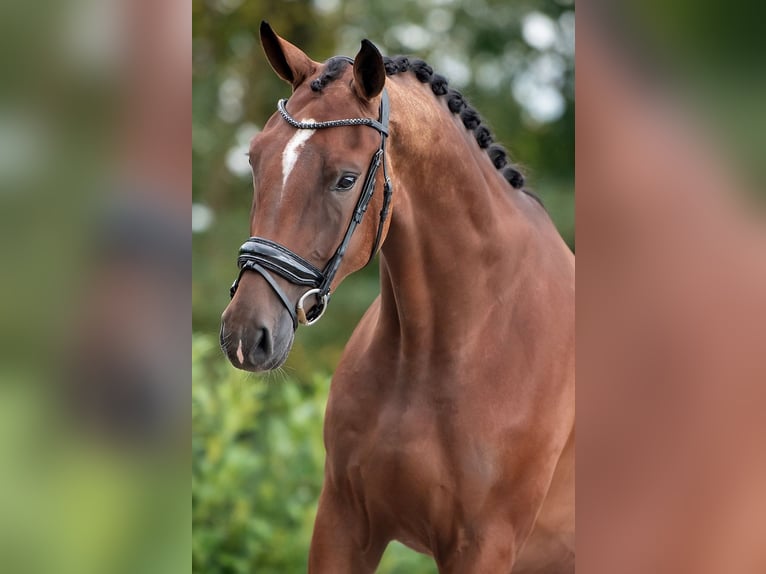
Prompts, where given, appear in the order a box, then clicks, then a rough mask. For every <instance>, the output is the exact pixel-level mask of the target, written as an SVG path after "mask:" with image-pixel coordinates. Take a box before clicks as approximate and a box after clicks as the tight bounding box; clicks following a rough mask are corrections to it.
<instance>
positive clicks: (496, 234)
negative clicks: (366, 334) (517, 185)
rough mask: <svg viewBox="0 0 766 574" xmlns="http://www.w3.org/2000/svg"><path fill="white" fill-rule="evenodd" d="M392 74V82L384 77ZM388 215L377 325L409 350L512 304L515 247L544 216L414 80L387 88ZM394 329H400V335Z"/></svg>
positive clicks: (483, 322) (445, 339)
mask: <svg viewBox="0 0 766 574" xmlns="http://www.w3.org/2000/svg"><path fill="white" fill-rule="evenodd" d="M389 84H394V82H389ZM389 92H390V94H391V109H392V111H391V138H390V139H389V155H390V161H391V169H392V173H393V180H394V196H395V200H394V208H393V213H392V219H391V225H390V228H389V230H388V234H387V237H386V240H385V243H384V245H383V248H382V250H381V305H382V313H381V320H380V322H379V327H380V328H381V329H383V330H384V331H385V336H386V337H390V338H391V339H393V340H400V341H402V342H403V343H404V345H403V346H404V347H406V348H408V349H411V350H412V351H413V352H420V353H422V351H423V350H424V348H428V349H434V348H437V347H439V346H445V348H447V347H449V346H453V347H454V344H455V340H456V339H455V337H456V336H458V337H460V339H459V340H464V339H463V338H464V337H466V336H471V334H472V333H474V332H478V331H479V330H481V329H483V328H485V327H486V326H487V325H488V324H489V323H490V321H491V320H492V314H493V313H495V314H496V313H497V312H498V310H499V309H498V305H503V310H504V312H505V311H508V310H509V309H508V308H507V306H509V305H511V304H512V301H511V299H512V298H513V297H512V293H511V287H512V286H514V285H515V286H516V287H514V288H518V285H519V283H518V281H515V278H517V277H518V276H519V273H518V271H519V266H520V265H521V257H520V254H521V253H522V252H523V253H524V254H525V259H526V260H527V262H528V260H529V253H530V249H529V246H530V244H531V243H532V238H533V237H534V236H535V235H536V234H535V229H536V228H537V227H539V225H541V224H542V220H543V219H545V220H548V218H547V216H545V215H544V214H542V210H541V208H540V207H539V206H538V205H536V204H534V200H532V199H530V198H529V197H528V196H527V195H526V194H523V193H522V192H520V191H518V190H514V189H512V188H510V186H509V185H508V184H507V183H506V182H505V180H504V179H503V177H502V175H501V174H500V173H499V172H498V171H497V170H496V169H495V168H494V166H493V165H492V162H491V161H490V159H489V157H488V156H487V154H486V153H485V152H484V151H483V150H481V149H480V148H479V147H478V145H477V143H476V141H475V139H474V136H473V134H472V133H470V132H468V131H467V130H466V129H465V128H464V127H463V126H462V123H460V121H459V119H458V118H457V116H454V115H453V114H451V113H450V112H449V111H448V110H447V108H446V105H445V103H444V102H441V101H440V100H437V99H436V98H435V97H434V96H433V95H432V94H430V92H429V91H427V90H426V89H424V88H423V86H422V85H421V84H419V83H417V82H416V81H411V82H408V83H406V85H400V84H398V83H396V84H395V85H394V86H392V87H391V88H389ZM397 336H398V339H397Z"/></svg>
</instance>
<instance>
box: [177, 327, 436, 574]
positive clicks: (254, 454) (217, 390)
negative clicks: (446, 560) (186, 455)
mask: <svg viewBox="0 0 766 574" xmlns="http://www.w3.org/2000/svg"><path fill="white" fill-rule="evenodd" d="M192 368H193V375H192V422H193V434H192V526H193V538H192V544H193V546H192V555H193V572H195V573H197V574H253V573H257V574H290V573H293V572H295V573H298V572H305V571H306V565H307V559H308V548H309V542H310V540H311V531H312V527H313V523H314V516H315V514H316V504H317V500H318V498H319V492H320V489H321V486H322V476H323V467H324V447H323V444H322V420H323V418H324V408H325V403H326V401H327V391H328V389H329V383H330V381H329V377H327V376H317V377H315V379H314V381H313V382H312V383H311V384H303V383H300V382H298V381H297V380H295V378H294V377H292V376H288V375H287V374H285V373H277V374H273V375H270V376H268V377H256V376H249V375H246V374H244V373H242V372H240V371H236V370H235V369H234V368H233V367H231V366H230V365H229V364H228V362H227V361H225V360H224V359H223V357H222V355H221V352H220V350H219V349H218V345H217V342H216V340H215V338H213V337H208V336H203V335H196V336H194V337H193V339H192ZM379 572H381V573H384V574H404V573H407V574H432V573H434V572H435V567H434V566H433V562H432V561H431V560H430V559H429V558H427V557H425V556H420V555H417V554H416V553H414V552H412V551H411V550H408V549H406V548H404V547H402V546H400V545H392V546H391V548H390V549H389V551H388V552H387V553H386V556H385V558H384V560H383V564H382V565H381V568H380V570H379Z"/></svg>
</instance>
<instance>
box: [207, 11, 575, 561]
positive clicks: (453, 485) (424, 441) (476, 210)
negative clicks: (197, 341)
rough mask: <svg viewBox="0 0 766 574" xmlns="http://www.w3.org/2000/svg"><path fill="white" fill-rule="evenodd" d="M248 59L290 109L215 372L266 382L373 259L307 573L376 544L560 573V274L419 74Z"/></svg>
mask: <svg viewBox="0 0 766 574" xmlns="http://www.w3.org/2000/svg"><path fill="white" fill-rule="evenodd" d="M260 38H261V44H262V46H263V48H264V52H265V54H266V57H267V59H268V61H269V63H270V65H271V67H272V68H273V69H274V71H275V72H276V73H277V75H278V76H279V77H280V78H282V79H283V80H285V81H286V82H288V83H289V84H290V85H291V86H292V89H293V91H292V95H291V96H290V98H289V101H285V100H282V101H280V102H279V104H278V113H275V114H274V115H273V116H272V117H271V118H270V119H269V120H268V122H267V123H266V124H265V126H264V128H263V131H262V132H261V133H260V134H258V135H257V136H256V137H255V138H254V139H253V141H252V142H251V145H250V153H249V156H250V163H251V165H252V171H253V182H254V199H253V204H252V213H251V220H250V235H251V237H250V239H249V240H248V241H247V242H246V243H245V244H244V245H243V246H242V248H241V249H240V255H239V259H238V265H239V267H240V274H239V277H238V278H237V281H235V283H234V285H233V286H232V289H231V294H232V300H231V302H230V303H229V305H228V307H227V308H226V310H225V311H224V313H223V316H222V321H221V346H222V349H223V350H224V352H225V353H226V355H227V356H228V358H229V360H230V361H231V362H232V364H233V365H234V366H235V367H237V368H240V369H245V370H249V371H263V370H268V369H274V368H276V367H278V366H279V365H281V364H282V363H283V362H284V361H285V359H286V357H287V355H288V352H289V350H290V348H291V346H292V343H293V339H294V333H295V329H296V328H297V326H298V325H299V324H311V323H313V322H316V321H317V320H318V319H319V317H321V315H322V313H324V312H325V310H326V308H327V305H328V302H329V296H330V294H331V293H332V291H333V289H334V288H335V287H336V286H337V285H338V284H339V283H340V282H341V281H342V280H343V278H344V277H346V276H348V275H349V274H350V273H352V272H354V271H356V270H358V269H360V268H362V267H363V266H365V265H366V264H367V263H368V262H369V261H370V260H371V259H372V258H373V257H374V256H375V254H376V252H378V249H379V252H380V263H379V264H380V295H379V296H378V298H377V299H376V300H375V301H374V302H373V304H372V305H371V306H370V308H369V309H368V310H367V312H366V313H365V314H364V316H363V318H362V320H361V321H360V323H359V325H357V327H356V329H355V330H354V333H353V335H352V336H351V339H350V340H349V342H348V345H347V346H346V348H345V351H344V353H343V357H342V359H341V361H340V363H339V364H338V367H337V370H336V372H335V374H334V377H333V380H332V384H331V387H330V393H329V399H328V404H327V410H326V415H325V426H324V441H325V448H326V451H327V458H326V464H325V476H324V483H323V487H322V492H321V495H320V499H319V505H318V511H317V517H316V522H315V525H314V532H313V536H312V541H311V548H310V553H309V572H311V573H312V574H345V573H348V574H365V573H372V572H374V571H375V569H376V567H377V565H378V563H379V561H380V558H381V555H382V554H383V551H384V550H385V548H386V546H387V544H388V543H389V542H390V541H392V540H398V541H400V542H401V543H403V544H405V545H406V546H408V547H410V548H412V549H414V550H416V551H419V552H423V553H426V554H428V555H430V556H432V557H433V559H434V560H435V562H436V564H437V566H438V569H439V572H440V573H443V574H447V573H450V574H472V573H477V574H478V573H482V574H486V573H492V574H495V573H508V572H511V571H513V572H514V573H533V572H537V573H564V572H573V571H574V255H573V254H572V252H571V251H570V250H569V248H568V247H567V246H566V244H565V243H564V241H563V240H562V239H561V237H560V236H559V234H558V232H557V231H556V229H555V227H554V225H553V223H552V222H551V219H550V218H549V216H548V214H547V212H546V211H545V209H544V208H543V207H542V206H541V204H540V203H539V202H538V201H537V200H536V199H535V198H534V197H533V196H532V195H531V194H530V193H528V192H526V191H525V190H524V187H523V186H524V182H523V177H522V176H521V174H520V172H519V170H517V169H516V168H515V167H513V166H511V165H510V164H509V163H508V158H507V155H506V153H505V151H504V150H503V148H502V147H500V146H499V145H497V144H493V143H492V137H491V135H490V132H489V130H488V129H487V128H486V126H485V125H484V124H483V123H481V118H480V117H479V115H478V114H477V113H476V111H475V110H474V109H473V108H471V107H469V106H468V104H467V103H466V102H465V100H464V99H463V97H462V96H461V95H460V93H459V92H457V91H455V90H452V89H450V88H449V87H448V85H447V81H446V79H445V78H444V77H443V76H441V75H439V74H436V73H434V72H433V70H432V68H431V67H430V66H428V64H426V63H425V62H423V61H421V60H414V59H413V60H410V59H408V58H406V57H397V58H383V57H382V56H381V54H380V52H379V51H378V50H377V48H376V47H375V46H374V45H373V44H372V43H371V42H369V41H367V40H364V41H362V45H361V48H360V50H359V52H358V54H357V55H356V57H355V58H354V59H353V60H352V59H351V58H345V57H334V58H331V59H330V60H328V61H327V62H325V63H323V64H322V63H318V62H315V61H313V60H312V59H311V58H309V57H308V56H307V55H306V54H305V53H304V52H302V51H301V50H300V49H299V48H297V47H296V46H294V45H293V44H291V43H289V42H287V41H286V40H284V39H282V38H281V37H279V36H278V35H277V34H276V33H275V32H274V31H273V30H272V29H271V27H270V26H269V25H268V24H267V23H266V22H263V23H262V24H261V28H260ZM381 168H382V169H381Z"/></svg>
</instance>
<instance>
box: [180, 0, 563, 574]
mask: <svg viewBox="0 0 766 574" xmlns="http://www.w3.org/2000/svg"><path fill="white" fill-rule="evenodd" d="M192 10H193V83H192V90H193V114H192V126H193V132H192V157H193V175H194V178H193V206H192V231H193V282H192V297H193V341H192V342H193V344H192V353H193V356H192V360H193V388H192V402H193V405H192V411H193V483H192V488H193V514H194V518H193V526H194V533H193V568H194V571H195V572H199V573H200V574H202V573H204V574H215V573H245V572H248V573H249V572H258V573H259V574H272V573H273V574H284V573H292V572H304V571H305V567H306V562H307V553H308V544H309V540H310V536H311V529H312V525H313V518H314V512H315V509H316V502H317V499H318V495H319V490H320V487H321V480H322V472H323V463H324V447H323V444H322V420H323V413H324V405H325V401H326V397H327V392H328V389H329V384H330V376H331V374H332V372H333V369H334V367H335V364H336V363H337V361H338V359H339V357H340V354H341V352H342V350H343V346H344V344H345V343H346V341H347V340H348V337H349V336H350V334H351V331H352V330H353V328H354V326H355V325H356V323H357V321H358V320H359V318H360V317H361V315H362V313H363V312H364V310H365V309H366V308H367V306H368V305H369V304H370V302H371V301H372V300H373V299H374V298H375V296H376V295H377V293H378V278H377V266H376V265H370V266H369V267H367V268H366V269H364V270H363V271H361V272H359V273H357V274H355V275H353V276H351V277H349V278H348V279H347V280H346V281H345V282H344V283H343V285H341V287H340V288H339V289H338V291H337V293H336V294H335V295H334V297H333V300H334V305H333V306H332V307H331V308H330V309H329V311H328V313H327V314H326V315H325V317H324V318H323V319H322V321H321V323H319V324H317V325H316V326H315V327H313V328H301V329H299V330H298V333H297V338H296V342H295V346H294V348H293V351H292V353H291V355H290V358H289V359H288V362H287V364H286V365H285V367H284V368H283V369H282V370H281V371H280V372H278V373H274V374H271V375H267V376H254V375H248V374H246V373H243V372H241V371H237V370H235V369H234V368H233V367H232V366H231V365H230V364H229V363H228V361H227V360H226V359H225V358H224V356H223V355H222V353H221V352H220V350H219V348H218V329H219V319H220V315H221V312H222V311H223V309H224V308H225V306H226V304H227V302H228V300H229V295H228V287H229V285H230V283H231V281H232V280H233V279H234V277H235V276H236V265H235V260H236V253H237V249H238V248H239V245H240V244H241V243H242V241H244V239H246V237H247V233H248V229H249V210H250V204H251V199H252V192H253V190H252V183H251V173H250V167H249V165H248V162H247V158H246V157H245V152H246V151H247V149H248V145H249V142H250V139H251V138H252V137H253V136H254V135H255V134H257V133H258V130H259V129H260V127H261V126H262V125H263V124H264V123H265V121H266V120H267V119H268V118H269V117H270V116H271V114H273V113H274V112H275V109H276V102H277V100H278V99H279V98H282V97H288V96H289V94H290V87H289V86H288V85H287V84H285V83H283V82H282V81H280V80H279V79H278V78H277V77H276V75H275V74H274V73H273V72H272V70H271V68H270V67H269V65H268V63H267V62H266V59H265V57H264V56H263V53H262V50H261V47H260V44H259V40H258V26H259V24H260V22H261V20H264V19H265V20H268V21H269V23H270V24H271V25H272V27H273V28H274V30H275V31H276V32H277V33H278V34H279V35H281V36H282V37H284V38H285V39H287V40H289V41H290V42H292V43H293V44H295V45H297V46H298V47H300V48H301V49H302V50H304V51H305V52H306V53H307V54H308V55H309V56H311V57H312V58H313V59H314V60H317V61H320V62H321V61H324V60H325V59H327V58H329V57H331V56H333V55H336V54H344V55H348V56H352V57H353V56H354V55H355V54H356V53H357V51H358V49H359V44H360V41H361V40H362V39H363V38H369V39H370V40H372V41H373V42H374V43H375V44H376V45H377V46H378V48H379V49H380V50H381V52H382V53H383V54H384V55H389V56H393V55H397V54H409V55H414V56H417V57H420V58H422V59H424V60H426V61H427V62H428V63H430V64H431V65H432V66H433V68H434V70H436V71H438V72H440V73H442V74H443V75H445V76H446V77H447V78H448V80H449V81H450V85H451V86H453V87H456V88H457V89H459V90H461V91H462V92H463V94H464V95H465V96H466V98H467V99H468V101H469V102H471V104H473V105H474V107H476V109H478V110H479V112H480V113H481V114H482V116H483V117H484V119H485V122H486V123H487V125H488V126H489V127H490V128H491V129H492V131H493V133H494V134H495V137H496V140H498V141H500V142H501V143H503V144H504V145H505V146H506V148H507V149H508V150H509V152H510V154H511V157H512V158H513V159H514V161H516V162H518V163H519V164H521V165H522V166H523V171H524V173H525V175H526V177H527V182H528V184H527V186H528V187H529V188H530V189H533V190H534V191H535V192H536V193H538V194H539V195H540V196H541V198H542V199H543V201H544V202H545V204H546V206H547V208H548V210H549V212H550V214H551V217H552V218H553V220H554V221H555V223H556V225H557V227H558V229H559V230H560V232H561V233H562V235H563V236H564V238H565V240H566V241H567V242H568V243H569V245H570V246H571V247H572V248H574V99H573V97H574V35H575V29H574V21H575V19H574V7H573V3H572V2H569V1H565V0H558V1H557V0H520V1H514V2H508V1H507V0H470V1H461V0H418V1H414V2H413V1H412V0H385V1H380V0H375V1H372V2H362V1H360V0H292V1H274V0H244V1H243V0H194V2H193V4H192ZM380 571H381V572H383V573H388V574H392V573H401V574H405V573H407V574H420V573H435V572H436V569H435V567H434V566H433V564H432V561H431V560H430V559H427V558H425V557H423V556H419V555H417V554H415V553H414V552H412V551H410V550H408V549H405V548H403V547H401V546H399V545H396V544H394V545H391V546H390V547H389V550H388V551H387V553H386V555H385V556H384V559H383V563H382V566H381V570H380Z"/></svg>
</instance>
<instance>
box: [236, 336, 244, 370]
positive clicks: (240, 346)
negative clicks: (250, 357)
mask: <svg viewBox="0 0 766 574" xmlns="http://www.w3.org/2000/svg"><path fill="white" fill-rule="evenodd" d="M237 359H238V360H239V364H240V365H241V364H243V363H244V362H245V355H243V354H242V339H240V340H239V347H237Z"/></svg>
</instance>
